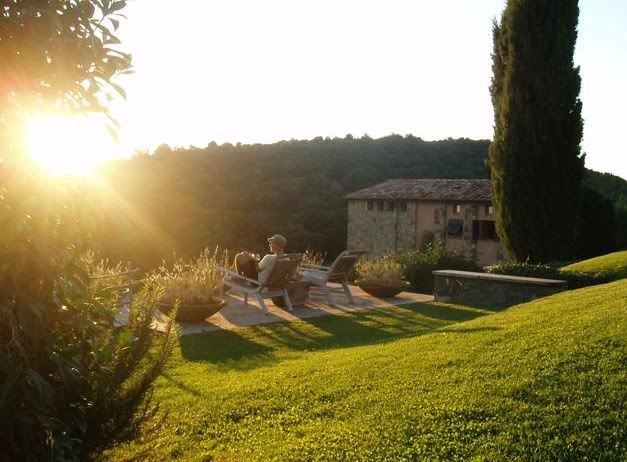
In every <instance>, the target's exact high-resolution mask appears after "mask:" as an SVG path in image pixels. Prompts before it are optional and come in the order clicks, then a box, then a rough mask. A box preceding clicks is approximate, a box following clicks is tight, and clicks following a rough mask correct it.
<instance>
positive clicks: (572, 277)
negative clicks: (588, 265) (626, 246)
mask: <svg viewBox="0 0 627 462" xmlns="http://www.w3.org/2000/svg"><path fill="white" fill-rule="evenodd" d="M485 270H486V272H488V273H492V274H507V275H510V276H522V277H529V278H541V279H557V280H561V281H566V282H567V283H568V288H569V289H579V288H581V287H587V286H593V285H597V284H605V283H607V282H610V278H608V277H607V276H605V275H603V274H601V273H595V274H590V273H583V272H581V271H561V270H560V269H559V268H557V267H555V266H552V265H540V264H532V263H527V262H523V263H514V262H505V263H499V264H498V265H493V266H488V267H486V268H485Z"/></svg>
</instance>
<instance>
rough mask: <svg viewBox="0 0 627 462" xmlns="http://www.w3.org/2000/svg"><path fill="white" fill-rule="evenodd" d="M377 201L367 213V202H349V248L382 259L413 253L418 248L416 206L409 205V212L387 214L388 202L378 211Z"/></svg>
mask: <svg viewBox="0 0 627 462" xmlns="http://www.w3.org/2000/svg"><path fill="white" fill-rule="evenodd" d="M377 202H378V201H372V203H373V208H372V210H368V201H367V200H349V201H348V239H347V240H348V242H347V244H348V248H349V249H364V250H367V251H368V253H370V254H371V255H383V254H385V253H387V252H390V251H393V250H407V249H413V248H415V245H416V203H415V202H410V201H407V202H406V204H407V210H406V211H401V210H399V202H395V206H394V211H389V210H387V206H388V204H387V203H388V202H389V201H382V202H383V210H379V208H378V204H377Z"/></svg>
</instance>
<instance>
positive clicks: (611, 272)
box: [562, 250, 627, 279]
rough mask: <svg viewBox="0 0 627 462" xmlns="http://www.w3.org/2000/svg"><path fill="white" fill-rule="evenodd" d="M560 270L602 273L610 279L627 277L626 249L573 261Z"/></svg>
mask: <svg viewBox="0 0 627 462" xmlns="http://www.w3.org/2000/svg"><path fill="white" fill-rule="evenodd" d="M562 271H581V272H584V273H603V274H605V275H607V276H609V277H611V278H612V279H621V278H627V250H623V251H622V252H614V253H610V254H607V255H602V256H600V257H596V258H591V259H590V260H584V261H580V262H577V263H573V264H572V265H568V266H565V267H564V268H562Z"/></svg>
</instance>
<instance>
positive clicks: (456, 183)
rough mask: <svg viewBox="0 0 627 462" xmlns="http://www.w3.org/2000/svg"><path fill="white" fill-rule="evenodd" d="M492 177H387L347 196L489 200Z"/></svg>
mask: <svg viewBox="0 0 627 462" xmlns="http://www.w3.org/2000/svg"><path fill="white" fill-rule="evenodd" d="M491 191H492V186H491V182H490V180H476V179H475V180H464V179H417V180H409V179H398V180H387V181H384V182H383V183H379V184H376V185H374V186H371V187H369V188H366V189H361V190H359V191H355V192H353V193H350V194H348V195H347V196H346V199H404V200H438V201H464V202H473V201H477V202H489V201H490V200H491V196H492V194H491Z"/></svg>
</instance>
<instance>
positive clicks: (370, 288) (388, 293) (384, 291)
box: [355, 279, 411, 298]
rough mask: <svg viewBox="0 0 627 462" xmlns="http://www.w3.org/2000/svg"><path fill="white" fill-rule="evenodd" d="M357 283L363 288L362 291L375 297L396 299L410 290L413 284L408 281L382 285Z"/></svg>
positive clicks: (358, 281)
mask: <svg viewBox="0 0 627 462" xmlns="http://www.w3.org/2000/svg"><path fill="white" fill-rule="evenodd" d="M355 283H356V284H357V285H358V286H359V287H361V289H362V290H363V291H364V292H366V293H367V294H370V295H372V296H374V297H384V298H385V297H394V296H396V295H398V294H400V293H401V292H403V291H404V290H407V289H409V287H410V286H411V284H410V283H409V282H407V281H399V282H398V283H396V284H393V285H391V284H381V283H375V282H371V281H361V280H359V279H358V280H356V281H355Z"/></svg>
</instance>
